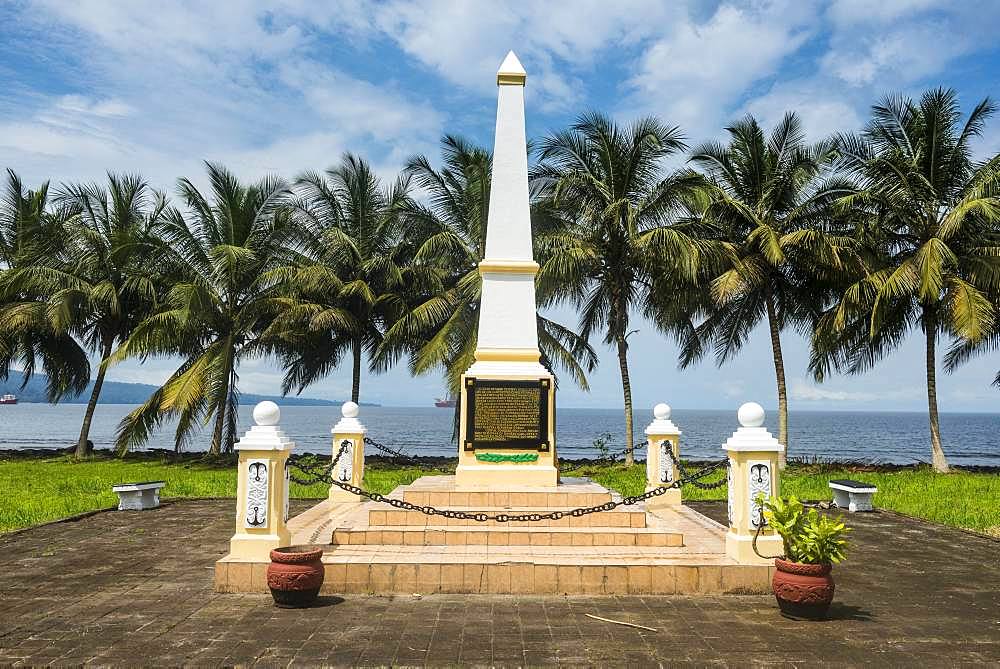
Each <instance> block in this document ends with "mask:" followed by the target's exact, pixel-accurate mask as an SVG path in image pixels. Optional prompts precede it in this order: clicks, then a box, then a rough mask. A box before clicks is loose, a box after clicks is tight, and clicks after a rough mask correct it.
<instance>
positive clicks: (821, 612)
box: [771, 558, 834, 620]
mask: <svg viewBox="0 0 1000 669" xmlns="http://www.w3.org/2000/svg"><path fill="white" fill-rule="evenodd" d="M774 566H775V567H776V569H775V571H774V578H773V579H772V580H771V588H772V589H773V590H774V597H775V599H777V600H778V607H779V608H780V609H781V612H782V613H784V614H785V615H786V616H789V617H792V618H807V619H809V620H820V619H822V618H824V617H825V616H826V611H827V609H829V608H830V602H832V601H833V591H834V582H833V576H832V574H831V573H830V572H831V570H832V569H833V565H831V564H802V563H801V562H790V561H788V560H782V559H781V558H776V559H775V561H774Z"/></svg>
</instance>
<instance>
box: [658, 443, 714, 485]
mask: <svg viewBox="0 0 1000 669" xmlns="http://www.w3.org/2000/svg"><path fill="white" fill-rule="evenodd" d="M664 450H665V451H666V452H667V455H669V456H670V460H671V462H673V463H674V466H675V467H677V471H679V472H680V473H681V477H682V478H684V477H687V476H689V474H688V473H687V470H686V469H685V468H684V465H682V464H681V461H680V458H678V457H677V456H676V455H674V449H673V448H672V447H671V446H670V445H668V446H667V448H665V449H664ZM689 483H690V484H691V485H693V486H694V487H695V488H698V489H699V490H715V489H716V488H721V487H722V486H724V485H726V483H727V480H726V479H720V480H718V481H714V482H712V483H702V482H701V481H697V480H691V481H689Z"/></svg>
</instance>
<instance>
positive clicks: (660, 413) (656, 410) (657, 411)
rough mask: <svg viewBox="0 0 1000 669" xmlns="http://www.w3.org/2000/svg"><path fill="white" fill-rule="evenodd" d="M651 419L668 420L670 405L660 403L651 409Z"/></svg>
mask: <svg viewBox="0 0 1000 669" xmlns="http://www.w3.org/2000/svg"><path fill="white" fill-rule="evenodd" d="M653 418H655V419H656V420H667V419H668V418H670V405H668V404H664V403H663V402H660V403H659V404H657V405H656V406H655V407H653Z"/></svg>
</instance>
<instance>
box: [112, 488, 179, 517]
mask: <svg viewBox="0 0 1000 669" xmlns="http://www.w3.org/2000/svg"><path fill="white" fill-rule="evenodd" d="M165 485H167V482H166V481H143V482H142V483H121V484H119V485H116V486H111V489H112V490H113V491H114V492H116V493H118V510H119V511H143V510H145V509H155V508H156V507H158V506H160V488H162V487H163V486H165Z"/></svg>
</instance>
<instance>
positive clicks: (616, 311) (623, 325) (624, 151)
mask: <svg viewBox="0 0 1000 669" xmlns="http://www.w3.org/2000/svg"><path fill="white" fill-rule="evenodd" d="M684 148H685V144H684V141H683V138H682V136H681V134H680V131H679V130H678V129H677V128H676V127H673V128H671V127H667V126H665V125H663V124H662V123H661V122H660V121H659V120H657V119H655V118H643V119H640V120H638V121H636V122H634V123H632V124H631V125H630V126H628V127H625V128H623V127H620V126H619V125H617V124H616V123H615V122H614V121H612V120H611V119H609V118H607V117H606V116H603V115H601V114H597V113H592V114H587V115H584V116H582V117H580V118H579V120H577V122H576V123H575V124H574V125H573V126H571V128H570V129H569V130H566V131H563V132H558V133H555V134H553V135H551V136H549V137H547V138H546V139H545V140H544V141H543V142H542V143H541V145H540V151H539V154H538V155H539V161H540V162H539V164H538V165H537V166H536V167H535V169H534V170H533V181H534V186H535V188H536V192H537V195H538V197H539V198H540V199H541V200H542V201H543V203H544V204H543V205H541V206H543V207H545V208H546V209H547V210H548V212H549V213H550V214H551V215H552V216H553V217H555V218H561V219H562V221H563V224H562V225H561V226H558V227H557V229H555V230H553V231H551V232H549V233H547V234H544V235H543V236H544V238H545V240H544V242H543V244H544V245H545V246H546V247H547V248H548V249H549V255H548V257H547V258H543V259H542V263H541V264H542V268H541V270H540V271H539V274H538V282H539V286H541V287H542V290H541V291H540V293H541V294H542V295H544V296H545V297H546V300H547V303H548V304H555V303H558V302H561V301H564V300H568V301H569V302H571V303H573V304H575V305H577V306H579V307H580V308H581V309H582V314H581V317H580V327H581V330H580V335H581V336H582V337H583V338H584V339H589V338H590V336H591V335H592V334H593V333H594V332H595V331H598V330H603V331H604V342H605V343H606V344H609V345H614V346H615V347H616V349H617V355H618V366H619V371H620V373H621V380H622V393H623V396H624V401H625V439H626V462H627V463H628V464H632V461H633V457H632V446H633V443H634V442H633V430H632V387H631V382H630V380H629V365H628V337H629V335H630V332H631V331H630V321H631V315H632V311H633V309H636V308H641V309H643V310H644V311H645V312H646V313H647V315H652V314H653V313H654V312H655V311H656V300H655V294H656V291H657V288H656V285H657V284H658V283H660V282H667V281H673V280H675V279H677V277H681V276H682V277H687V278H693V277H694V275H695V273H696V270H697V267H698V261H699V255H700V251H699V244H698V242H696V241H695V240H694V239H693V238H692V237H691V236H690V235H689V234H688V233H687V232H686V231H685V230H684V229H683V227H682V226H677V225H674V223H676V222H678V217H679V215H680V214H681V213H684V212H686V208H687V206H688V205H689V204H690V199H691V198H693V197H694V196H695V195H696V192H697V188H698V185H699V183H700V179H699V178H698V177H697V175H695V174H693V173H691V172H688V171H675V172H669V173H668V172H665V169H664V165H663V162H664V159H666V158H667V157H669V156H671V155H673V154H675V153H677V152H678V151H681V150H683V149H684ZM654 321H655V322H656V323H657V325H658V326H659V327H660V328H661V329H664V330H666V329H668V328H671V327H672V324H671V323H670V322H668V321H667V320H665V319H658V318H657V319H654Z"/></svg>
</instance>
